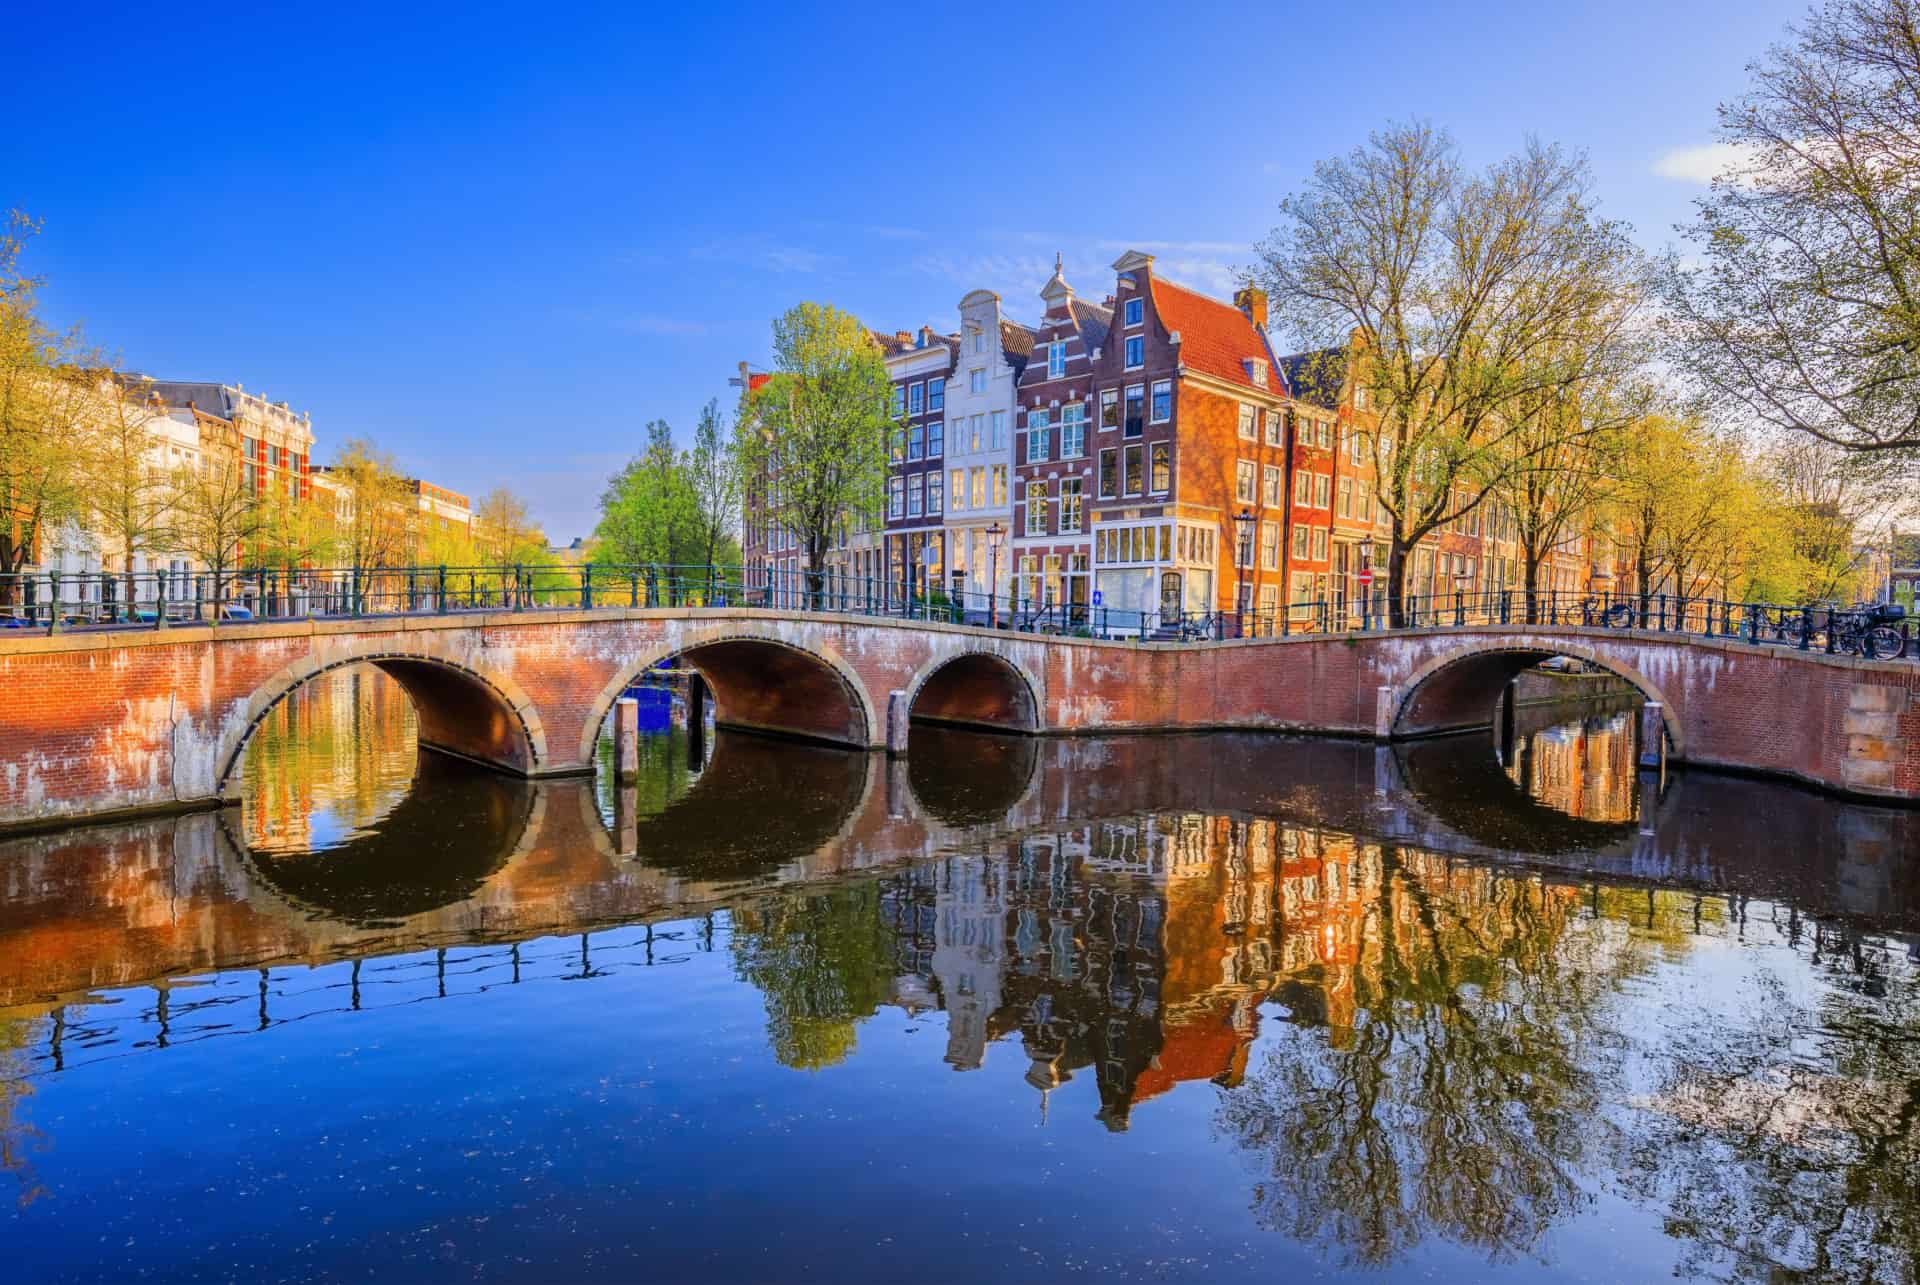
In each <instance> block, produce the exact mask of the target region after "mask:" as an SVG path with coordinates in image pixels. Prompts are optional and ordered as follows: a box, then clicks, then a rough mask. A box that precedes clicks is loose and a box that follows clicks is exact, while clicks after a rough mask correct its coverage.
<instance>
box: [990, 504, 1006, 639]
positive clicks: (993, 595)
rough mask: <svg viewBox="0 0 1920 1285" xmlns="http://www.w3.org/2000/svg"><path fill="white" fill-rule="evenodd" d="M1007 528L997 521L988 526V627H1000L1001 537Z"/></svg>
mask: <svg viewBox="0 0 1920 1285" xmlns="http://www.w3.org/2000/svg"><path fill="white" fill-rule="evenodd" d="M1006 533H1007V529H1006V528H1005V527H1003V526H1001V525H1000V524H999V523H998V522H995V523H994V524H993V525H992V526H990V527H988V528H987V628H989V629H998V628H999V627H1000V598H999V594H1000V537H1001V536H1003V535H1005V534H1006Z"/></svg>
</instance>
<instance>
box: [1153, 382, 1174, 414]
mask: <svg viewBox="0 0 1920 1285" xmlns="http://www.w3.org/2000/svg"><path fill="white" fill-rule="evenodd" d="M1172 418H1173V381H1172V380H1171V379H1156V380H1154V381H1153V422H1154V423H1156V424H1164V423H1166V422H1167V421H1168V420H1170V419H1172Z"/></svg>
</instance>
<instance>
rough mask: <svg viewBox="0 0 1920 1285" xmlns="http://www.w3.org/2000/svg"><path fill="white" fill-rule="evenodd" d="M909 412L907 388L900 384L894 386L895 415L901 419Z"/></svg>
mask: <svg viewBox="0 0 1920 1285" xmlns="http://www.w3.org/2000/svg"><path fill="white" fill-rule="evenodd" d="M906 413H907V390H906V389H905V388H903V387H902V386H901V385H899V384H895V385H894V386H893V417H894V418H895V419H899V418H900V417H901V416H902V415H904V414H906Z"/></svg>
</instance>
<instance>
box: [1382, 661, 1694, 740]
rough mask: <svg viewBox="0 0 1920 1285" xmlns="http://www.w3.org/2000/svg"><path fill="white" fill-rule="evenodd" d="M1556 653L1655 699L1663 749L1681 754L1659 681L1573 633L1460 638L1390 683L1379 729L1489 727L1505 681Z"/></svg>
mask: <svg viewBox="0 0 1920 1285" xmlns="http://www.w3.org/2000/svg"><path fill="white" fill-rule="evenodd" d="M1556 656H1566V657H1570V658H1572V659H1574V660H1581V661H1586V662H1587V663H1588V664H1591V665H1594V666H1596V667H1598V668H1600V669H1603V670H1605V671H1606V672H1608V673H1610V674H1612V675H1613V676H1614V677H1616V678H1619V679H1622V680H1624V681H1626V682H1627V683H1630V684H1632V685H1633V687H1634V688H1636V689H1637V690H1638V691H1639V693H1640V695H1641V696H1643V697H1644V698H1646V699H1647V700H1649V701H1658V702H1659V703H1660V713H1661V721H1662V723H1663V724H1664V726H1665V728H1666V734H1667V746H1668V750H1669V753H1670V754H1671V755H1672V757H1674V758H1676V759H1684V758H1685V757H1686V752H1687V745H1686V738H1685V733H1684V732H1683V730H1682V728H1681V726H1680V720H1679V717H1678V714H1677V711H1676V710H1675V709H1674V706H1673V702H1672V701H1671V700H1669V699H1668V698H1667V696H1666V693H1665V692H1664V691H1663V690H1662V689H1661V688H1660V686H1659V684H1657V683H1655V682H1654V681H1653V680H1652V679H1650V678H1648V677H1647V675H1646V674H1645V673H1644V672H1642V671H1641V670H1640V669H1639V668H1638V667H1636V666H1634V665H1632V664H1629V663H1628V662H1626V661H1624V660H1622V659H1620V658H1619V657H1618V656H1615V655H1612V654H1610V651H1609V650H1607V649H1602V648H1597V647H1593V646H1590V645H1588V644H1587V643H1585V642H1582V641H1577V640H1575V639H1573V638H1567V639H1560V638H1541V639H1535V640H1528V639H1491V638H1489V639H1479V640H1473V641H1463V642H1462V643H1461V644H1460V645H1459V646H1456V647H1453V648H1450V649H1449V650H1447V651H1446V652H1444V653H1442V654H1440V655H1438V656H1435V657H1433V658H1432V659H1430V660H1428V661H1426V662H1425V663H1424V664H1422V665H1420V666H1419V667H1418V668H1417V669H1415V670H1414V671H1413V673H1412V674H1410V675H1409V676H1408V677H1407V678H1406V679H1405V680H1403V681H1402V682H1401V683H1399V684H1398V685H1397V686H1396V687H1395V688H1394V690H1393V694H1392V697H1391V700H1390V702H1389V707H1388V709H1386V710H1384V711H1382V716H1381V723H1382V726H1381V727H1380V729H1379V730H1380V733H1381V734H1382V735H1385V736H1387V737H1390V738H1392V739H1395V740H1400V739H1404V738H1408V737H1415V736H1433V735H1439V734H1441V733H1445V732H1453V731H1463V730H1466V729H1468V728H1476V727H1487V726H1490V725H1491V724H1492V722H1493V712H1494V706H1495V704H1496V703H1497V702H1498V700H1499V697H1500V693H1501V692H1502V691H1504V690H1505V689H1506V686H1507V684H1508V683H1510V682H1512V681H1513V680H1514V679H1515V678H1517V677H1519V675H1520V674H1521V673H1522V672H1524V671H1525V670H1528V669H1531V668H1532V667H1533V666H1535V665H1538V664H1539V663H1540V662H1541V661H1543V660H1551V659H1552V658H1554V657H1556Z"/></svg>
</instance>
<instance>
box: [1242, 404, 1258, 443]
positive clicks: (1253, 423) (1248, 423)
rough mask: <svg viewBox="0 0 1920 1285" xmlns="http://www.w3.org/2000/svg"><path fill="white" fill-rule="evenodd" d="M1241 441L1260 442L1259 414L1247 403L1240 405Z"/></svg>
mask: <svg viewBox="0 0 1920 1285" xmlns="http://www.w3.org/2000/svg"><path fill="white" fill-rule="evenodd" d="M1240 440H1241V441H1243V442H1257V441H1259V440H1260V419H1259V414H1258V412H1256V411H1255V410H1254V409H1253V407H1251V406H1249V405H1247V404H1246V403H1245V402H1241V403H1240Z"/></svg>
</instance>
